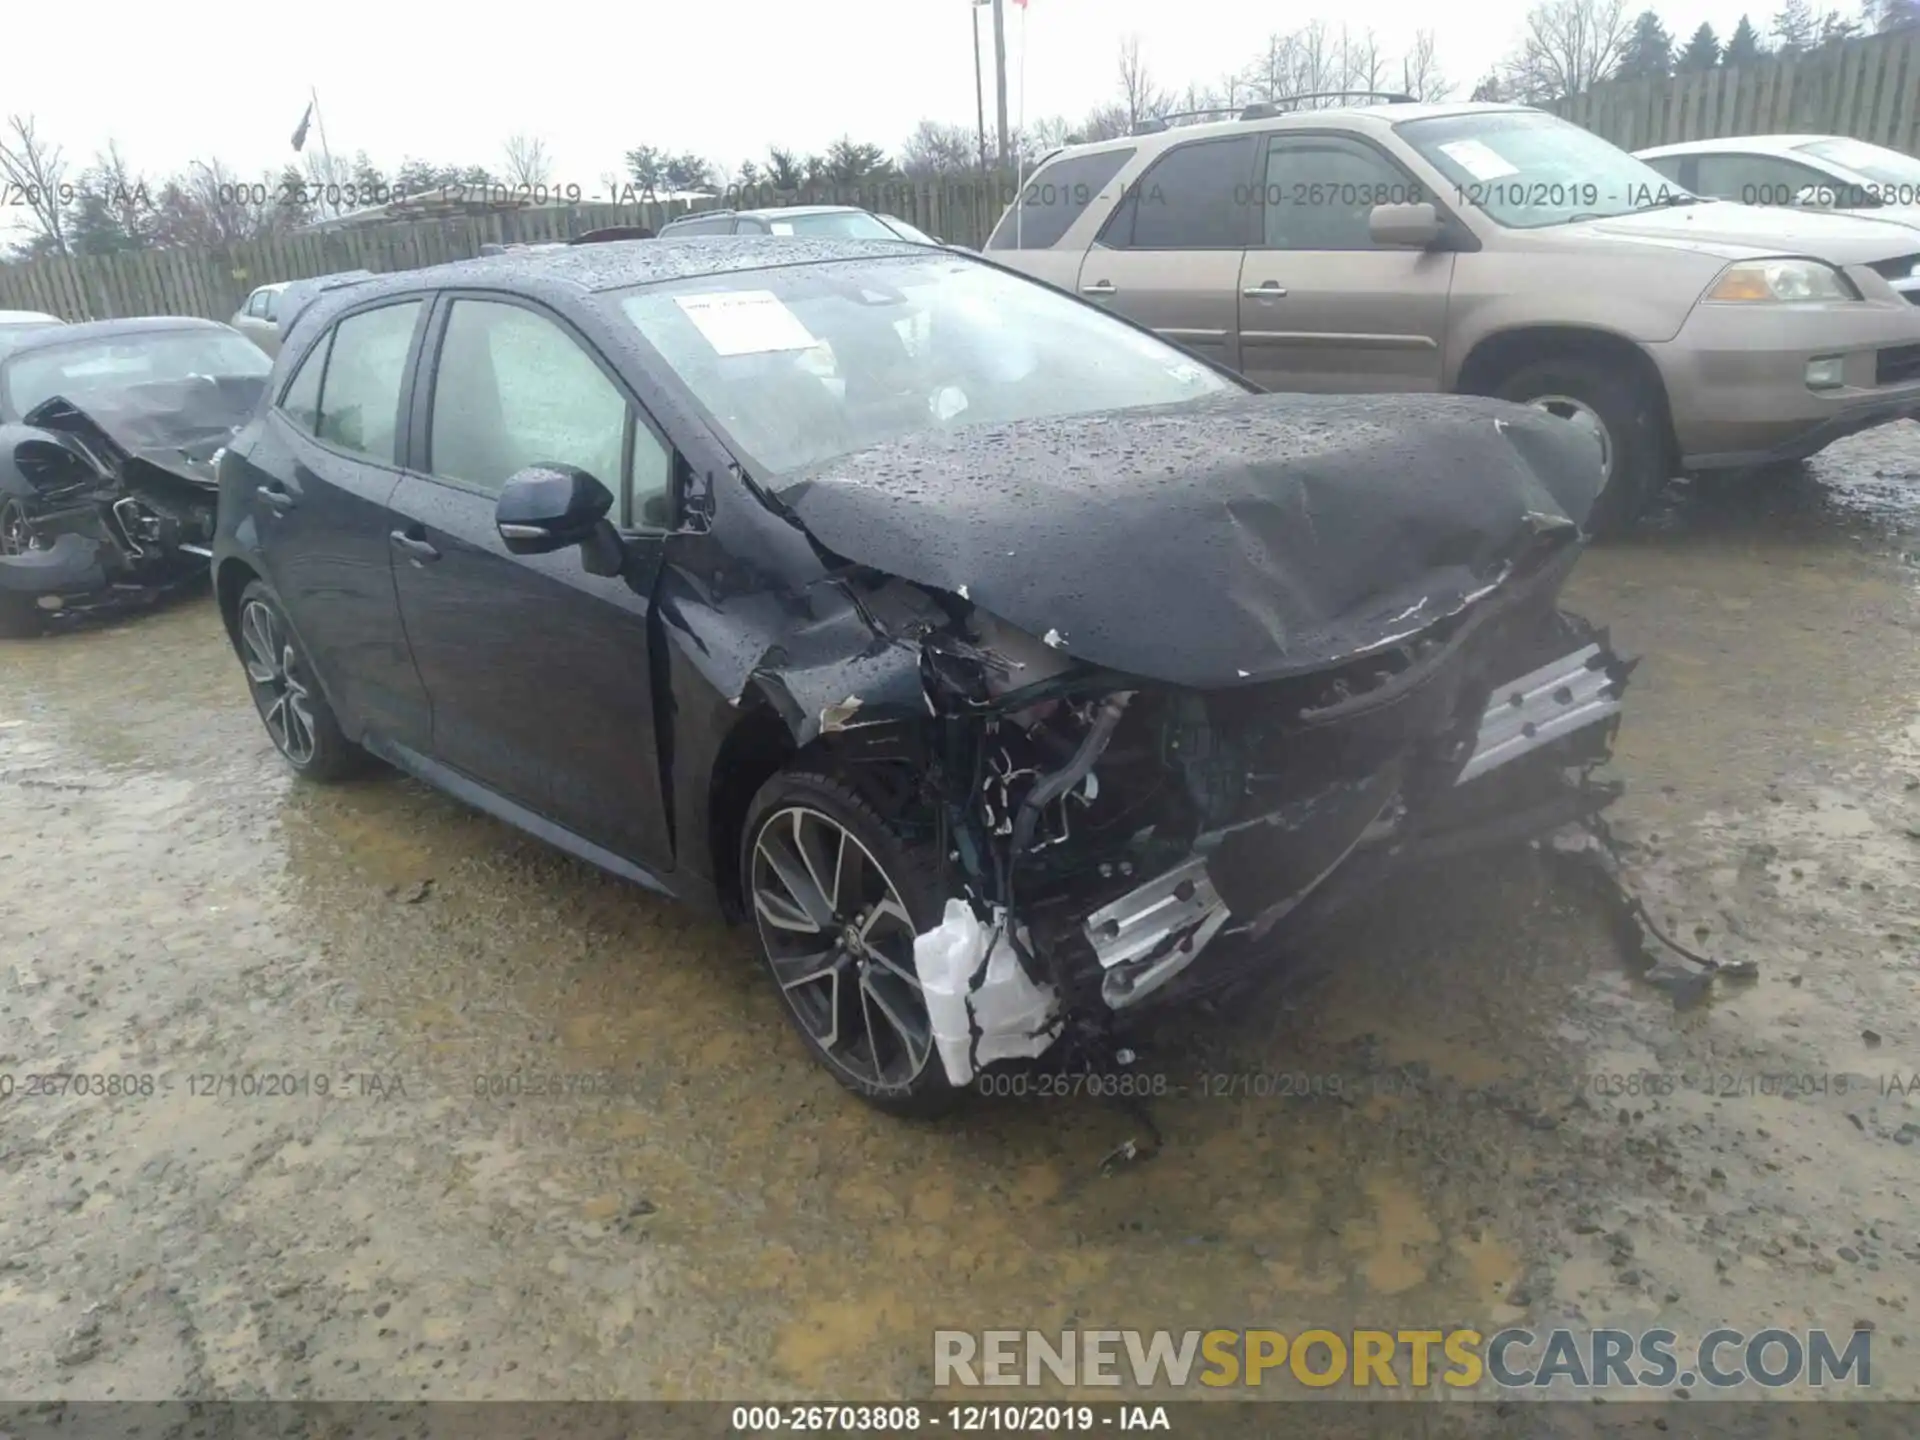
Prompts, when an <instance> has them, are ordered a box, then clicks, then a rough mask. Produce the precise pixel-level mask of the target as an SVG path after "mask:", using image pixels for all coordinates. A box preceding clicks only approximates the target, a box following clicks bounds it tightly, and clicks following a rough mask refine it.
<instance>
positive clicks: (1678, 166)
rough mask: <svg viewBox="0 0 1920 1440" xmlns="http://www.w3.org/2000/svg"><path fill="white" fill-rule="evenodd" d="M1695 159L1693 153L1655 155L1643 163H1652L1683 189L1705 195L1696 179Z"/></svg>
mask: <svg viewBox="0 0 1920 1440" xmlns="http://www.w3.org/2000/svg"><path fill="white" fill-rule="evenodd" d="M1694 159H1695V157H1694V156H1692V155H1653V156H1649V157H1648V158H1647V159H1646V160H1644V161H1642V162H1641V163H1642V164H1646V165H1651V166H1652V167H1653V168H1654V169H1656V170H1658V171H1659V172H1660V173H1661V174H1662V175H1664V176H1666V177H1667V179H1669V180H1671V181H1673V183H1674V184H1676V185H1678V186H1679V187H1680V188H1681V189H1682V190H1687V191H1690V192H1692V193H1694V194H1697V195H1704V194H1705V193H1706V192H1705V191H1704V190H1701V189H1700V188H1699V185H1698V183H1697V182H1696V181H1695V179H1694V175H1693V162H1694Z"/></svg>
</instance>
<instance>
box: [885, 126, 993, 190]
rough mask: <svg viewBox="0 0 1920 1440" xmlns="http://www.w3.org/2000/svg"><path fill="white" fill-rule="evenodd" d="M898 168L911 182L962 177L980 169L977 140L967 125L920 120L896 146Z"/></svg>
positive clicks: (972, 130)
mask: <svg viewBox="0 0 1920 1440" xmlns="http://www.w3.org/2000/svg"><path fill="white" fill-rule="evenodd" d="M900 168H901V169H902V170H903V171H905V172H906V173H907V174H908V175H909V176H911V177H912V178H913V179H915V180H929V179H936V178H943V177H945V176H949V175H965V174H967V173H968V172H969V171H972V170H977V169H979V168H980V139H979V136H978V135H977V134H976V133H975V132H974V128H973V127H972V126H971V125H949V124H946V123H945V122H943V121H939V120H922V121H921V122H920V124H919V125H918V126H917V127H915V129H914V132H913V134H911V135H909V136H908V137H907V143H906V144H904V145H902V146H901V147H900Z"/></svg>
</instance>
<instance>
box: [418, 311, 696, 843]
mask: <svg viewBox="0 0 1920 1440" xmlns="http://www.w3.org/2000/svg"><path fill="white" fill-rule="evenodd" d="M427 353H428V354H430V355H432V356H433V357H434V360H433V363H432V364H431V365H429V366H423V367H422V374H421V377H420V381H419V383H418V385H417V386H416V393H417V394H418V396H419V399H418V401H417V402H416V411H417V414H416V420H415V424H414V426H413V430H412V434H411V437H410V438H411V444H412V450H411V454H410V457H409V458H410V464H409V468H408V470H407V473H406V475H405V476H404V478H403V479H402V480H401V482H400V485H399V488H398V489H397V490H396V492H395V494H394V497H393V510H394V517H395V526H394V530H393V535H392V543H393V546H394V551H395V577H396V585H397V588H398V591H399V596H400V613H401V616H402V618H403V620H404V621H405V624H406V629H407V636H408V638H409V640H410V641H411V642H412V646H413V656H414V660H415V663H416V664H417V665H418V666H419V669H420V675H421V678H422V679H423V680H424V681H425V683H426V687H427V694H428V696H429V698H430V700H431V702H432V706H433V743H432V754H433V756H434V757H435V758H436V759H438V760H439V761H441V762H443V763H444V764H447V765H450V766H452V767H453V768H454V769H456V770H459V771H460V772H462V773H463V774H465V775H467V776H468V777H470V778H471V779H473V780H476V781H478V782H479V783H480V784H482V785H483V786H485V787H486V788H488V789H489V790H492V791H495V792H496V793H498V794H500V795H503V796H505V797H506V798H508V799H509V800H512V801H514V802H516V803H518V804H520V805H522V806H524V807H526V808H528V809H531V810H534V811H536V812H538V813H539V814H541V815H543V816H545V817H547V818H548V819H549V820H552V821H555V822H557V823H558V824H560V825H562V826H564V827H565V828H567V829H568V830H571V831H573V832H574V833H575V834H577V835H580V836H583V837H585V838H587V839H588V840H591V841H593V842H594V843H595V844H597V845H600V846H602V847H604V848H606V849H608V850H611V851H613V852H614V853H615V854H616V855H619V856H621V857H623V858H625V859H627V860H630V861H632V862H634V863H636V864H640V865H643V866H646V867H648V868H650V869H654V870H665V869H667V868H670V865H671V853H670V846H669V844H668V834H667V828H666V820H665V813H664V808H663V806H662V802H661V793H660V763H659V752H658V745H657V740H656V736H655V724H654V712H653V689H652V676H651V673H650V669H649V664H650V661H649V655H650V647H649V642H648V615H649V609H650V604H651V593H652V580H653V577H654V576H655V575H656V574H657V573H658V568H659V557H660V552H661V549H662V546H663V544H664V541H665V536H666V533H667V528H668V523H669V521H670V518H671V517H670V513H669V507H670V479H671V477H672V474H673V469H674V452H673V449H672V446H671V445H670V444H669V443H667V442H666V441H665V440H664V439H663V438H662V437H661V435H660V432H659V431H658V430H657V429H655V428H654V426H653V425H652V424H651V422H650V421H649V420H648V418H647V417H646V416H645V415H644V414H643V413H642V412H641V411H640V408H639V406H638V405H637V404H635V403H634V400H633V398H632V396H631V395H630V393H629V392H628V390H627V388H626V387H625V385H624V384H623V383H622V382H621V381H620V379H619V376H618V372H617V371H615V370H614V369H613V367H611V366H610V365H609V364H607V363H606V361H605V360H604V358H603V357H602V356H600V355H598V354H597V353H595V352H594V351H593V350H592V349H591V347H590V346H589V345H588V344H587V342H586V341H585V340H584V338H583V337H582V336H581V335H580V334H579V333H578V331H576V330H575V329H574V328H572V327H571V326H570V325H568V324H567V323H566V322H565V321H564V320H563V319H562V318H561V317H560V316H558V315H556V314H555V313H553V312H552V311H549V310H547V309H545V308H543V307H541V306H538V305H535V304H533V303H531V302H529V301H525V300H522V299H519V298H517V297H510V296H505V295H500V294H489V293H477V292H453V293H450V294H448V295H445V296H443V297H442V298H441V300H440V302H439V306H438V310H437V313H436V315H435V318H434V322H433V335H432V337H431V338H430V340H429V342H428V350H427ZM538 463H562V464H568V465H575V466H578V467H580V468H581V469H583V470H586V471H587V472H588V473H590V474H592V475H593V476H594V477H595V478H596V479H598V480H600V481H601V483H602V484H604V485H606V486H607V488H608V489H609V490H611V491H613V492H614V494H615V496H616V504H615V510H614V512H613V514H612V515H611V516H610V517H609V519H610V520H611V521H612V522H613V523H614V524H615V526H616V528H618V529H619V530H620V531H621V532H622V534H623V543H624V545H625V548H626V550H627V553H628V557H629V561H628V566H627V570H626V573H625V574H624V575H623V576H598V575H590V574H588V573H587V571H586V569H585V568H584V566H583V564H582V557H581V552H580V550H579V549H578V548H573V549H568V550H562V551H559V552H556V553H554V554H549V555H512V554H509V553H508V551H507V549H506V546H505V545H504V544H503V543H502V542H501V539H500V534H499V531H498V529H497V528H496V526H495V521H494V504H495V500H496V499H497V497H498V496H499V493H500V491H501V490H502V489H503V488H504V486H505V485H506V482H507V480H508V478H509V477H510V476H512V475H513V474H514V473H515V472H516V471H519V470H521V469H524V468H526V467H528V466H530V465H534V464H538Z"/></svg>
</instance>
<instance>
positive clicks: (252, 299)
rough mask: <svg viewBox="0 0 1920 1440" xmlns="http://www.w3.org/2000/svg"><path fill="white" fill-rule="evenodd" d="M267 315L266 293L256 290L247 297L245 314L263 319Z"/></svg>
mask: <svg viewBox="0 0 1920 1440" xmlns="http://www.w3.org/2000/svg"><path fill="white" fill-rule="evenodd" d="M266 313H267V292H266V291H264V290H256V291H254V292H253V294H251V295H249V296H248V297H247V314H249V315H254V316H258V317H261V318H264V317H265V316H266Z"/></svg>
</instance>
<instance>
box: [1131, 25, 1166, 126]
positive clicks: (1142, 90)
mask: <svg viewBox="0 0 1920 1440" xmlns="http://www.w3.org/2000/svg"><path fill="white" fill-rule="evenodd" d="M1120 103H1121V105H1122V106H1124V107H1125V109H1126V112H1127V129H1128V130H1129V131H1131V130H1132V129H1133V128H1134V127H1135V126H1137V125H1138V124H1139V123H1140V122H1141V121H1142V120H1147V119H1151V118H1152V117H1154V116H1157V115H1161V114H1164V113H1165V112H1166V110H1167V108H1168V107H1167V97H1166V94H1165V93H1164V92H1163V91H1162V90H1161V89H1160V87H1159V86H1158V85H1156V84H1154V82H1153V75H1152V73H1151V72H1150V71H1149V70H1148V69H1147V62H1146V61H1145V60H1143V59H1141V58H1140V37H1139V36H1138V35H1129V36H1127V38H1126V39H1124V40H1122V41H1121V42H1120Z"/></svg>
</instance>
